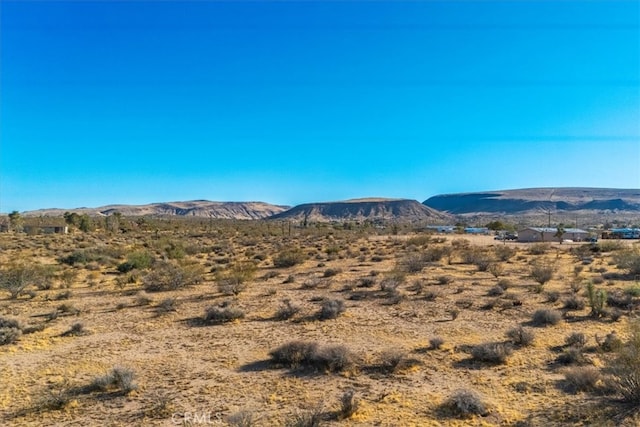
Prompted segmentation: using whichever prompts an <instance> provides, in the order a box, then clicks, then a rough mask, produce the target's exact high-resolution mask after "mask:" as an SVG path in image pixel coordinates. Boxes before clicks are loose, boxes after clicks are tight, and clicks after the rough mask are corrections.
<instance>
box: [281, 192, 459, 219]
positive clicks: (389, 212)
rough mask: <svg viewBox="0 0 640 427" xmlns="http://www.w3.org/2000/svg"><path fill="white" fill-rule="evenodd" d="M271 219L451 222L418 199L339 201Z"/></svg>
mask: <svg viewBox="0 0 640 427" xmlns="http://www.w3.org/2000/svg"><path fill="white" fill-rule="evenodd" d="M270 219H287V220H296V221H304V220H307V221H313V222H329V221H347V220H348V221H365V220H372V221H384V220H396V221H425V220H426V221H432V222H444V221H450V220H451V216H450V215H448V214H445V213H442V212H438V211H436V210H435V209H432V208H429V207H427V206H425V205H423V204H421V203H420V202H418V201H417V200H408V199H384V198H366V199H352V200H344V201H339V202H324V203H306V204H303V205H298V206H294V207H293V208H291V209H289V210H288V211H285V212H282V213H279V214H277V215H274V216H272V217H271V218H270Z"/></svg>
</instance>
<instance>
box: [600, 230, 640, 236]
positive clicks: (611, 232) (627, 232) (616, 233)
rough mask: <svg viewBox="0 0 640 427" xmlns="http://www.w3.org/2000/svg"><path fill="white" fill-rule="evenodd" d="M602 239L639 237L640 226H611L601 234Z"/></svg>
mask: <svg viewBox="0 0 640 427" xmlns="http://www.w3.org/2000/svg"><path fill="white" fill-rule="evenodd" d="M602 238H603V239H640V228H612V229H611V230H609V231H608V232H606V233H603V234H602Z"/></svg>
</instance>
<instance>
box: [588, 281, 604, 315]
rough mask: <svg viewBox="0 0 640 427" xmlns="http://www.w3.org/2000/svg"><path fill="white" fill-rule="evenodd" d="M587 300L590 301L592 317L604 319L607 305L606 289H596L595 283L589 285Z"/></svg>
mask: <svg viewBox="0 0 640 427" xmlns="http://www.w3.org/2000/svg"><path fill="white" fill-rule="evenodd" d="M587 299H588V300H589V306H590V307H591V316H593V317H598V318H600V317H604V316H605V315H606V314H607V312H606V309H605V307H606V305H607V293H606V291H605V290H604V289H596V287H595V285H594V284H593V282H589V283H588V284H587Z"/></svg>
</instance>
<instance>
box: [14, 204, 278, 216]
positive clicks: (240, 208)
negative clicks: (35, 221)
mask: <svg viewBox="0 0 640 427" xmlns="http://www.w3.org/2000/svg"><path fill="white" fill-rule="evenodd" d="M287 208H288V206H278V205H271V204H268V203H264V202H211V201H208V200H194V201H189V202H169V203H151V204H148V205H108V206H102V207H99V208H77V209H40V210H36V211H29V212H25V213H24V215H25V216H62V215H63V214H64V213H65V212H76V213H78V214H88V215H91V216H101V215H105V216H106V215H111V214H112V213H114V212H120V213H121V214H122V215H125V216H145V215H146V216H164V215H178V216H195V217H205V218H216V219H263V218H267V217H269V216H271V215H274V214H277V213H280V212H284V211H285V210H286V209H287Z"/></svg>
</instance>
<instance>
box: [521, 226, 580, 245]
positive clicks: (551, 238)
mask: <svg viewBox="0 0 640 427" xmlns="http://www.w3.org/2000/svg"><path fill="white" fill-rule="evenodd" d="M556 233H558V229H557V228H552V227H527V228H524V229H522V230H518V242H557V241H558V240H559V239H558V237H556ZM588 238H589V232H588V231H585V230H581V229H579V228H565V229H564V234H563V235H562V240H573V241H574V242H581V241H584V240H587V239H588Z"/></svg>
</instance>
